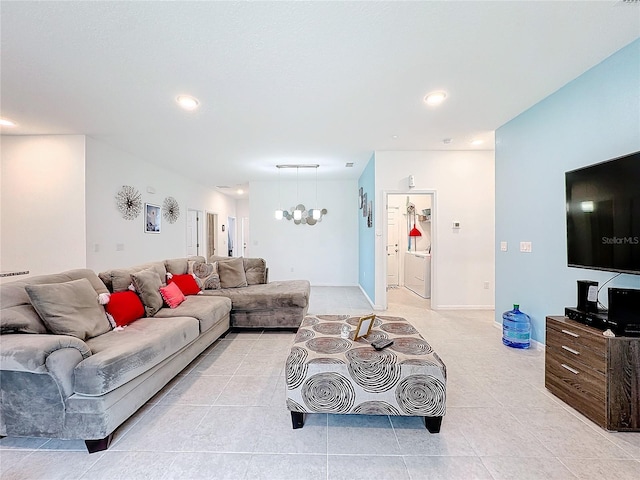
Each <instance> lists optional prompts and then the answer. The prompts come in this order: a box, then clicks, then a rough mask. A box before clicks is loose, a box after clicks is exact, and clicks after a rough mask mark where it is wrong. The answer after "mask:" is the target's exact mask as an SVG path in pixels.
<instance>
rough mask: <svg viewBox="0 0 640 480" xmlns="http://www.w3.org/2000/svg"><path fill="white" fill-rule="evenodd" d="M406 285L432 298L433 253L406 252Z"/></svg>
mask: <svg viewBox="0 0 640 480" xmlns="http://www.w3.org/2000/svg"><path fill="white" fill-rule="evenodd" d="M404 286H405V287H407V288H408V289H409V290H411V291H412V292H415V293H417V294H418V295H420V296H421V297H423V298H431V255H429V254H428V253H419V252H406V253H405V257H404Z"/></svg>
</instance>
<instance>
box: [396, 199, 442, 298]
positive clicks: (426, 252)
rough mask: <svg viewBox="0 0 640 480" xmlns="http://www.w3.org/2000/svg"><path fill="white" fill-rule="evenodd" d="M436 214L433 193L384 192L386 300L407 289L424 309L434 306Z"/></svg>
mask: <svg viewBox="0 0 640 480" xmlns="http://www.w3.org/2000/svg"><path fill="white" fill-rule="evenodd" d="M435 211H436V209H435V192H434V191H428V190H425V191H410V192H400V193H390V192H386V215H384V219H385V220H386V228H385V229H384V233H385V236H386V243H385V245H386V257H387V259H386V285H385V287H386V288H385V289H384V292H385V295H386V296H388V295H389V293H388V292H389V290H390V289H395V288H401V289H402V290H403V291H404V290H405V289H408V290H407V294H408V295H413V296H416V295H417V296H416V297H415V298H416V299H419V300H420V304H421V305H425V304H426V305H428V306H427V307H426V308H431V305H432V304H433V305H436V303H435V293H436V292H435V288H433V286H434V285H435V283H436V282H435V272H436V269H435V268H434V266H435V264H436V262H435V256H434V254H435V252H436V251H437V250H436V249H435V240H436V235H435V221H436V217H435ZM410 234H413V236H412V235H410ZM403 287H404V288H403ZM420 297H421V298H420ZM425 301H426V303H425ZM384 304H385V306H386V305H387V298H386V297H385V302H384Z"/></svg>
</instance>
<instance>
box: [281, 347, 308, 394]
mask: <svg viewBox="0 0 640 480" xmlns="http://www.w3.org/2000/svg"><path fill="white" fill-rule="evenodd" d="M308 356H309V354H308V353H307V351H306V350H305V349H304V348H300V347H293V348H292V349H291V353H290V354H289V358H287V368H286V370H287V372H286V373H287V389H289V390H295V389H296V388H298V387H299V386H300V385H301V384H302V382H303V381H304V379H305V378H306V376H307V370H308V365H307V363H306V360H307V357H308Z"/></svg>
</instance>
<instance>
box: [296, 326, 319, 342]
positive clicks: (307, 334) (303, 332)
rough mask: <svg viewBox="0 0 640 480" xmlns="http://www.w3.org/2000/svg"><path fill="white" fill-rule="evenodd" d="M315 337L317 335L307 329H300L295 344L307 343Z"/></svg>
mask: <svg viewBox="0 0 640 480" xmlns="http://www.w3.org/2000/svg"><path fill="white" fill-rule="evenodd" d="M315 336H316V334H315V333H313V332H312V331H311V330H307V329H306V328H299V329H298V333H297V334H296V338H295V339H294V341H293V343H300V342H306V341H307V340H311V339H312V338H313V337H315Z"/></svg>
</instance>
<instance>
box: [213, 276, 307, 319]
mask: <svg viewBox="0 0 640 480" xmlns="http://www.w3.org/2000/svg"><path fill="white" fill-rule="evenodd" d="M309 291H310V286H309V282H308V281H307V280H283V281H279V282H270V283H265V284H262V285H249V286H248V287H244V288H223V289H220V290H206V291H204V292H203V295H204V296H220V295H222V296H225V297H228V298H230V299H231V303H232V307H231V308H232V309H233V310H234V311H238V310H266V309H274V308H283V307H285V308H286V307H297V308H306V307H307V306H308V305H309Z"/></svg>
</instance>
